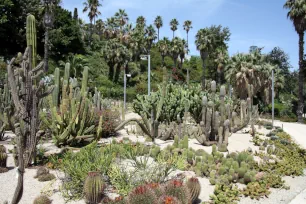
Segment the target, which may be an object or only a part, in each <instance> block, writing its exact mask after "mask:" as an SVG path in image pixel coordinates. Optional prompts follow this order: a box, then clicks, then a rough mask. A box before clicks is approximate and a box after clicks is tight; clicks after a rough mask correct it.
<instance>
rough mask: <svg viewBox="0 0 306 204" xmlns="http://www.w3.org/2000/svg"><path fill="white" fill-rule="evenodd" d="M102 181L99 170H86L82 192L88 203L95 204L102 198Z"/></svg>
mask: <svg viewBox="0 0 306 204" xmlns="http://www.w3.org/2000/svg"><path fill="white" fill-rule="evenodd" d="M103 193H104V182H103V178H102V176H101V174H100V173H99V172H95V171H91V172H88V176H87V178H86V180H85V183H84V194H85V198H86V202H87V203H88V204H97V203H99V202H100V201H101V200H102V196H103Z"/></svg>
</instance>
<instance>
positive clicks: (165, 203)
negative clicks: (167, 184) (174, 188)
mask: <svg viewBox="0 0 306 204" xmlns="http://www.w3.org/2000/svg"><path fill="white" fill-rule="evenodd" d="M158 204H182V203H181V202H180V201H179V200H178V199H177V198H176V197H173V196H168V195H164V196H161V197H160V198H159V199H158Z"/></svg>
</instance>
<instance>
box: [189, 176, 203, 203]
mask: <svg viewBox="0 0 306 204" xmlns="http://www.w3.org/2000/svg"><path fill="white" fill-rule="evenodd" d="M186 186H187V188H188V190H189V193H190V200H191V202H192V203H194V202H195V201H196V200H197V199H198V197H199V195H200V192H201V185H200V182H199V180H198V179H197V178H194V177H192V178H190V179H188V181H187V183H186Z"/></svg>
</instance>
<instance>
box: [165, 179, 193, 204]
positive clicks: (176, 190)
mask: <svg viewBox="0 0 306 204" xmlns="http://www.w3.org/2000/svg"><path fill="white" fill-rule="evenodd" d="M164 192H165V195H170V196H173V197H176V198H177V199H178V200H179V201H181V202H182V204H188V203H189V201H190V194H189V190H188V188H187V187H186V186H185V185H184V184H183V182H182V181H180V180H171V181H168V182H167V183H166V185H165V187H164Z"/></svg>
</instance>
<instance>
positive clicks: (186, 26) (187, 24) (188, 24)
mask: <svg viewBox="0 0 306 204" xmlns="http://www.w3.org/2000/svg"><path fill="white" fill-rule="evenodd" d="M183 28H184V30H185V31H186V33H187V55H188V53H189V43H188V34H189V31H190V29H192V21H190V20H187V21H185V22H184V25H183ZM187 84H189V68H188V67H187Z"/></svg>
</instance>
